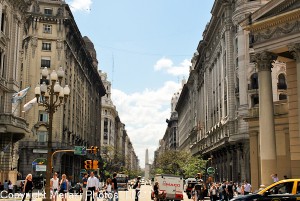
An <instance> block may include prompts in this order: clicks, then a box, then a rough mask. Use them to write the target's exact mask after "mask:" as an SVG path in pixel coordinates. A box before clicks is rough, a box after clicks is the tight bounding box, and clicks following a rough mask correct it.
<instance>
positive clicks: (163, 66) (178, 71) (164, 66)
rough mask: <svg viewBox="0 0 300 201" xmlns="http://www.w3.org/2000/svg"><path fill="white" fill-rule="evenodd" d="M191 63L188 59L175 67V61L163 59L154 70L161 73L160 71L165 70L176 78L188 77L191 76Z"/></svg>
mask: <svg viewBox="0 0 300 201" xmlns="http://www.w3.org/2000/svg"><path fill="white" fill-rule="evenodd" d="M191 65H192V64H191V62H190V61H189V60H187V59H185V60H183V62H181V63H180V65H179V66H174V65H173V61H172V60H171V59H168V58H165V57H163V58H161V59H160V60H158V61H157V62H156V64H155V66H154V70H156V71H160V70H165V71H167V73H169V74H171V75H174V76H179V75H183V76H188V75H189V70H190V66H191Z"/></svg>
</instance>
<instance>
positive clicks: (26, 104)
mask: <svg viewBox="0 0 300 201" xmlns="http://www.w3.org/2000/svg"><path fill="white" fill-rule="evenodd" d="M35 103H36V97H35V98H33V99H32V100H31V101H29V102H27V103H25V104H24V106H23V111H22V112H27V111H28V110H30V109H31V108H32V106H33V105H34V104H35Z"/></svg>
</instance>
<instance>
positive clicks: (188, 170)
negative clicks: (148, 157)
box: [154, 150, 206, 178]
mask: <svg viewBox="0 0 300 201" xmlns="http://www.w3.org/2000/svg"><path fill="white" fill-rule="evenodd" d="M205 165H206V161H205V160H203V159H202V158H200V157H198V156H192V155H191V153H189V152H186V151H177V150H168V151H166V152H164V153H163V154H161V155H160V156H159V157H158V158H157V161H156V167H155V168H154V170H155V174H162V173H163V174H173V175H180V176H183V177H185V178H187V177H195V176H196V175H197V173H203V170H204V169H205Z"/></svg>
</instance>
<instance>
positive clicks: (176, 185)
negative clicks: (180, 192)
mask: <svg viewBox="0 0 300 201" xmlns="http://www.w3.org/2000/svg"><path fill="white" fill-rule="evenodd" d="M163 185H164V186H174V187H180V184H172V183H167V182H166V181H164V182H163Z"/></svg>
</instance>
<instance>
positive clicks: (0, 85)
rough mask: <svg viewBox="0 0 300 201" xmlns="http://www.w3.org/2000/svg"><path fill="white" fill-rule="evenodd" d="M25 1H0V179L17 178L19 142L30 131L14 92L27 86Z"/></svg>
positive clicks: (27, 4)
mask: <svg viewBox="0 0 300 201" xmlns="http://www.w3.org/2000/svg"><path fill="white" fill-rule="evenodd" d="M29 3H30V2H29V1H26V0H16V1H11V0H3V1H0V182H2V183H3V182H4V180H11V181H12V183H15V181H16V180H17V175H18V171H17V167H18V159H19V150H18V148H19V143H18V141H19V140H20V139H22V138H23V137H24V136H25V135H26V133H28V132H29V129H28V128H29V127H28V124H27V122H26V121H25V119H24V118H23V116H22V113H21V104H22V103H21V102H17V103H12V95H13V94H14V93H16V92H19V91H20V90H22V89H24V88H25V86H26V85H25V84H24V83H22V82H20V77H21V74H20V69H21V68H22V65H21V63H22V58H21V57H20V54H19V52H20V51H21V49H22V37H23V34H22V33H23V28H24V26H23V24H24V20H25V12H26V10H27V9H28V7H29V5H30V4H29Z"/></svg>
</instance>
